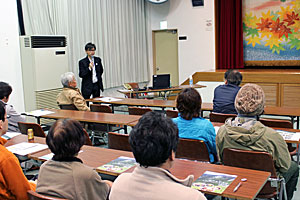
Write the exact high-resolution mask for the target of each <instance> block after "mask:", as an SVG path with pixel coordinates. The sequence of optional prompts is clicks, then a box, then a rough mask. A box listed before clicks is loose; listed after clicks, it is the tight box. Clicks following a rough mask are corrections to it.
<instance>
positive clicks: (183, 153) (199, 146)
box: [176, 138, 209, 162]
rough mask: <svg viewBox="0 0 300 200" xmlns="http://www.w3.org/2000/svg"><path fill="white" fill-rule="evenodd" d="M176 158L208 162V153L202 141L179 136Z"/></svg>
mask: <svg viewBox="0 0 300 200" xmlns="http://www.w3.org/2000/svg"><path fill="white" fill-rule="evenodd" d="M176 158H185V159H189V160H198V161H204V162H209V153H208V149H207V146H206V144H205V142H204V141H202V140H195V139H184V138H180V139H179V143H178V146H177V151H176Z"/></svg>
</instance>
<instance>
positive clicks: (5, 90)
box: [0, 82, 26, 132]
mask: <svg viewBox="0 0 300 200" xmlns="http://www.w3.org/2000/svg"><path fill="white" fill-rule="evenodd" d="M11 92H12V87H11V86H10V85H9V84H8V83H5V82H0V99H1V101H2V102H3V103H4V104H5V110H6V114H7V120H8V131H10V132H20V130H19V127H18V122H25V121H26V120H25V117H24V116H22V115H21V114H20V113H18V112H17V111H16V110H15V109H14V107H13V106H12V105H9V104H8V100H9V97H10V94H11Z"/></svg>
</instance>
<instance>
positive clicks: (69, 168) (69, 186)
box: [36, 159, 110, 200]
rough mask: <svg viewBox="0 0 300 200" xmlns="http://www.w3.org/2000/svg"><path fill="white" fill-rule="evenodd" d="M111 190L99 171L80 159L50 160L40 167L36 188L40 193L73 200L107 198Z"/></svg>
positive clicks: (103, 199)
mask: <svg viewBox="0 0 300 200" xmlns="http://www.w3.org/2000/svg"><path fill="white" fill-rule="evenodd" d="M78 160H79V159H78ZM109 190H110V188H109V186H108V185H107V184H106V183H105V182H104V181H103V180H102V179H101V177H100V176H99V175H98V173H97V172H96V171H95V170H93V169H92V168H90V167H88V166H86V165H84V164H83V163H81V162H80V160H79V161H54V160H48V161H47V162H45V163H44V164H43V165H42V166H41V168H40V171H39V177H38V181H37V188H36V191H37V192H38V193H41V194H45V195H49V196H53V197H58V198H66V199H72V200H87V199H91V200H92V199H99V200H101V199H102V200H106V199H107V196H108V194H109Z"/></svg>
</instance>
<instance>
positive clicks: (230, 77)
mask: <svg viewBox="0 0 300 200" xmlns="http://www.w3.org/2000/svg"><path fill="white" fill-rule="evenodd" d="M227 72H228V73H227ZM227 72H226V73H227V75H226V73H225V75H224V78H225V80H227V83H228V84H233V85H237V86H239V85H240V84H241V82H242V80H243V76H242V74H241V73H240V72H239V71H238V70H227Z"/></svg>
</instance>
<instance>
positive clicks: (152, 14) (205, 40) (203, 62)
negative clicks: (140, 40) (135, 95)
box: [146, 0, 215, 83]
mask: <svg viewBox="0 0 300 200" xmlns="http://www.w3.org/2000/svg"><path fill="white" fill-rule="evenodd" d="M146 6H147V11H148V14H147V16H148V22H149V26H148V28H149V31H148V34H149V35H148V36H149V43H148V44H149V54H150V58H149V59H150V60H149V62H150V72H151V73H153V68H152V67H153V57H152V30H158V29H159V24H160V21H164V20H166V21H167V22H168V29H178V35H179V36H187V40H183V41H181V40H179V42H178V51H179V52H178V65H179V83H182V82H183V81H185V80H186V79H187V78H188V77H189V75H191V74H193V73H194V72H200V71H215V30H214V26H215V24H214V1H213V0H205V2H204V7H193V6H192V1H191V0H169V1H168V2H166V3H163V4H151V3H147V4H146ZM207 20H210V21H211V22H212V25H211V26H210V27H208V26H207V25H206V24H207Z"/></svg>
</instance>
